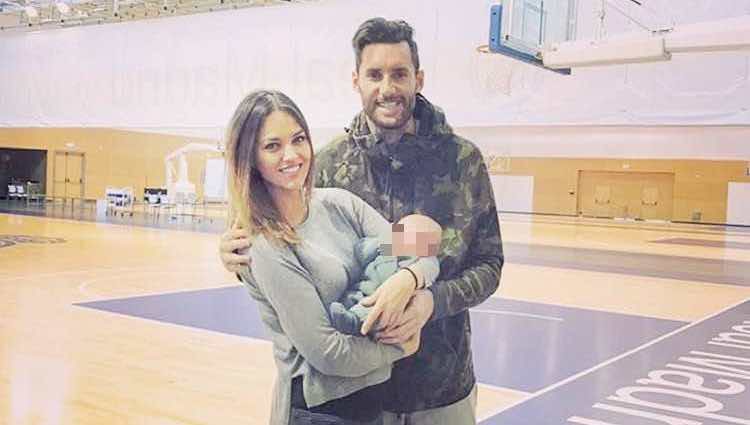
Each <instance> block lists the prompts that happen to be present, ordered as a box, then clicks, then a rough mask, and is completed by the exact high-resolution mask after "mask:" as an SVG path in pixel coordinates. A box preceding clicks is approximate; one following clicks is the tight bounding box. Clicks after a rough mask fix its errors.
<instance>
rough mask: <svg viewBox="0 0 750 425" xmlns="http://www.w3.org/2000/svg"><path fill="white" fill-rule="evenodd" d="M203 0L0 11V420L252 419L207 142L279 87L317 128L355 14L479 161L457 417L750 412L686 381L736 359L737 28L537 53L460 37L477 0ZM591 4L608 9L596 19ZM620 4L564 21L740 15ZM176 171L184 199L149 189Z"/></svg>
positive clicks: (745, 259)
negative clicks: (487, 188)
mask: <svg viewBox="0 0 750 425" xmlns="http://www.w3.org/2000/svg"><path fill="white" fill-rule="evenodd" d="M517 1H528V2H532V3H533V2H534V1H537V2H538V0H517ZM566 1H567V0H566ZM618 2H619V3H618ZM110 3H111V2H110ZM204 3H205V2H204ZM216 3H217V5H216V6H214V7H210V5H208V6H207V5H206V4H207V3H206V4H203V3H201V5H200V8H201V9H200V13H192V12H184V13H173V15H175V16H167V13H166V12H164V11H167V10H168V9H167V7H169V8H173V7H174V8H178V7H179V6H176V5H174V4H172V3H169V4H168V2H166V1H165V2H164V5H163V7H164V9H163V10H162V12H161V14H157V15H158V16H156V15H152V16H149V15H148V13H149V10H151V9H149V7H150V6H149V5H148V2H144V4H145V5H146V6H144V8H142V9H138V8H135V6H133V4H130V3H128V4H127V5H126V4H125V3H124V2H123V6H122V7H128V8H130V9H128V10H130V13H131V14H132V15H130V17H129V18H128V17H127V15H125V14H122V16H121V17H120V18H119V20H117V22H115V21H112V20H110V21H106V22H101V23H100V22H99V21H97V22H85V23H81V24H77V25H72V24H71V25H69V26H67V25H61V24H59V22H58V24H57V25H43V24H41V23H40V21H39V20H38V19H39V18H38V17H37V21H33V20H31V18H29V17H28V16H26V18H25V19H27V20H26V21H24V20H23V19H22V20H21V21H20V22H21V23H22V24H23V25H21V26H28V28H20V27H19V26H18V25H15V26H14V25H13V24H9V22H11V19H12V17H11V15H13V14H12V13H10V12H9V10H14V9H12V8H10V6H7V5H6V6H3V8H2V9H0V26H3V29H2V30H0V64H2V69H3V74H4V77H3V78H2V79H1V80H0V424H8V425H27V424H29V425H31V424H75V425H88V424H133V425H135V424H138V425H141V424H144V425H176V424H222V425H231V424H265V423H268V418H269V412H270V408H269V406H270V403H271V394H272V385H273V380H274V377H275V366H274V362H273V358H272V352H271V345H270V342H269V341H268V340H267V337H266V335H265V332H264V330H263V326H262V324H261V322H260V319H259V316H258V313H257V309H256V307H255V305H254V303H253V302H252V300H251V299H250V297H249V295H248V293H247V291H246V289H245V288H243V287H242V286H241V285H240V283H239V282H238V281H237V279H236V278H235V276H234V275H232V274H231V273H229V272H228V271H226V270H225V269H224V268H223V267H222V265H221V262H220V260H219V255H218V243H219V236H220V234H221V233H222V232H223V231H224V230H225V227H226V210H227V204H226V202H227V201H226V193H225V192H226V191H225V183H226V182H225V175H224V174H222V170H223V168H219V169H217V168H215V167H213V168H212V167H209V165H208V164H209V163H212V164H217V163H219V164H223V152H222V140H223V132H224V126H225V124H226V122H227V121H228V119H229V117H230V115H231V113H232V111H233V109H234V108H235V107H236V104H237V103H238V102H239V100H240V99H241V98H242V97H243V96H244V95H245V94H246V93H247V92H249V91H251V90H253V89H255V88H260V87H267V88H277V89H280V90H282V91H284V92H286V93H287V94H289V95H290V97H292V98H293V99H294V100H295V101H297V102H298V104H299V105H300V107H301V109H302V111H303V112H304V113H305V115H306V117H307V120H308V122H309V123H310V126H311V130H312V138H313V143H314V145H315V146H316V147H317V148H319V147H322V146H324V145H325V144H326V143H327V142H328V141H329V140H331V139H332V138H333V137H335V136H336V135H339V134H341V133H342V132H343V131H344V128H345V127H347V126H348V125H349V123H350V121H351V119H352V117H353V116H354V115H355V114H356V113H357V112H358V111H359V110H360V108H361V104H360V100H359V98H358V96H357V94H356V92H355V91H354V90H353V89H352V84H351V72H352V69H353V67H354V60H353V55H352V52H351V46H350V41H351V36H352V34H353V32H354V30H355V29H356V28H357V26H358V25H359V24H360V23H361V22H362V21H364V20H365V19H367V18H369V17H372V16H384V17H387V18H391V19H394V18H399V19H404V20H406V21H407V22H409V23H410V24H411V25H413V26H414V28H415V30H416V40H417V42H418V43H419V53H420V59H421V63H422V68H423V69H424V72H425V87H424V89H423V90H422V93H423V94H424V95H425V96H426V97H427V98H428V99H430V101H432V102H433V103H435V104H437V105H439V106H440V107H441V108H442V109H443V111H444V112H445V113H446V116H447V119H448V122H449V123H450V124H451V126H452V127H453V129H454V131H455V132H456V133H457V134H459V135H461V136H462V137H464V138H466V139H468V140H470V141H472V142H473V143H474V144H475V145H477V146H478V147H479V148H480V149H481V150H482V152H483V154H484V159H485V162H486V164H487V166H488V169H489V172H490V179H491V181H492V184H493V190H494V196H495V200H496V202H497V206H498V210H499V214H500V226H501V233H502V237H503V246H504V253H505V265H504V268H503V273H502V279H501V282H500V287H499V289H498V291H497V292H496V293H495V294H494V295H493V296H492V297H491V298H490V299H488V300H487V301H486V302H485V303H483V304H481V305H479V306H477V307H475V308H473V309H472V313H471V314H472V326H473V343H472V344H473V354H474V362H475V365H476V372H477V379H478V381H479V403H478V407H477V415H478V419H479V421H480V423H482V424H501V423H502V424H519V425H542V424H560V423H579V424H590V425H597V424H598V425H602V424H621V425H634V424H657V423H670V422H668V421H669V418H672V420H674V421H677V420H678V419H675V418H679V420H682V421H684V422H679V423H683V424H694V423H738V424H750V390H747V392H746V391H745V389H744V386H743V387H742V389H741V390H740V389H739V387H737V386H735V387H732V388H733V389H734V390H735V391H733V392H732V391H729V390H727V391H725V392H723V393H722V392H721V391H718V390H716V391H715V392H713V393H711V392H707V391H703V392H701V391H699V390H698V388H700V385H699V384H695V382H697V381H695V380H697V379H702V380H704V384H703V385H705V386H706V387H719V388H722V387H724V386H725V385H727V384H726V383H724V384H722V383H721V382H720V381H717V379H722V378H723V379H725V380H726V379H730V380H735V381H736V382H739V383H744V385H746V381H747V380H748V379H750V100H749V99H750V53H749V52H750V42H748V43H747V46H745V48H744V49H736V50H731V51H717V52H708V53H705V52H700V53H680V54H673V55H671V58H670V59H669V60H664V61H659V62H653V63H619V64H608V65H605V66H590V67H580V68H576V67H573V69H572V73H571V74H570V75H563V74H560V73H556V72H552V71H550V70H549V69H544V68H543V67H540V66H534V65H530V64H528V63H524V62H521V61H517V60H514V59H511V58H508V57H506V56H504V55H500V54H494V53H491V52H487V51H485V50H483V49H482V48H480V47H481V46H483V45H487V44H488V41H487V39H488V31H489V29H490V7H491V6H492V5H495V4H498V3H500V2H498V1H489V0H471V1H465V2H463V1H462V2H455V1H449V0H437V1H428V0H409V1H400V0H379V1H369V0H367V1H352V0H320V1H291V2H287V1H270V0H264V1H253V0H249V1H247V2H239V1H236V2H229V1H227V2H226V4H225V1H220V2H216ZM604 3H607V4H612V5H613V6H612V7H618V8H619V9H622V10H620V12H622V11H625V12H632V13H631V16H630V18H628V17H626V16H625V15H623V14H622V13H620V12H617V11H613V10H610V11H609V12H608V13H609V15H607V16H608V18H607V21H606V22H607V25H606V27H604V26H602V24H601V23H602V20H601V19H600V18H601V16H600V15H597V12H598V11H600V9H599V7H600V5H601V4H604ZM639 3H641V2H633V1H632V0H607V1H606V2H600V1H598V0H596V1H595V0H578V2H577V9H576V18H577V22H576V24H577V28H576V37H577V38H579V39H586V38H596V37H597V36H598V37H602V36H603V37H605V38H606V37H617V36H618V35H619V34H622V33H641V32H643V28H641V25H639V24H638V23H639V22H643V21H642V20H641V19H642V18H643V16H646V17H647V18H649V19H653V21H649V24H650V22H662V21H663V22H667V23H671V24H673V25H675V26H676V27H679V26H680V25H688V24H694V23H703V22H708V23H711V22H721V21H722V20H724V19H733V18H737V17H747V16H748V15H750V3H748V2H747V1H745V0H702V1H698V0H681V1H680V6H679V7H677V6H676V5H675V2H674V1H669V0H648V1H646V0H644V1H643V3H646V4H647V6H648V7H649V12H648V14H647V15H637V13H641V14H642V13H644V12H643V11H642V10H640V9H639V7H640V5H639ZM44 4H47V3H44ZM44 4H41V3H39V4H37V3H35V2H31V1H29V2H26V3H23V4H21V6H24V5H34V6H37V7H38V9H39V10H42V11H43V10H45V9H44V7H45V6H44ZM160 4H161V3H160ZM196 4H197V3H196ZM212 4H213V3H212ZM51 5H53V3H49V4H48V6H49V7H52V6H51ZM232 5H234V6H235V7H231V6H232ZM158 6H159V5H157V9H156V10H158ZM182 7H187V6H182ZM195 7H196V8H197V7H199V6H195ZM9 8H10V9H9ZM50 10H51V9H50ZM169 10H172V9H169ZM174 10H177V9H174ZM58 13H59V12H58ZM107 13H111V10H109V12H107ZM50 14H51V15H50V16H52V15H53V14H52V12H50ZM42 15H43V16H42V17H44V14H43V13H42ZM177 15H179V16H177ZM13 16H15V15H13ZM633 16H638V19H637V21H638V22H636V23H634V21H633V19H631V18H632V17H633ZM123 17H125V18H126V19H123ZM643 19H646V18H643ZM100 21H101V20H100ZM14 22H15V21H14ZM721 29H722V28H721V25H720V24H717V25H716V28H715V31H716V32H720V30H721ZM605 30H606V31H605ZM710 34H712V32H711V31H708V32H706V37H709V36H710ZM744 34H745V36H747V28H746V32H745V33H744ZM188 146H191V147H190V148H188ZM170 167H171V168H170ZM170 170H171V171H170ZM179 178H182V179H183V181H184V179H186V180H187V181H188V182H189V183H190V184H191V185H192V186H191V190H192V191H193V192H194V196H192V197H190V198H189V199H176V200H175V199H173V198H168V197H166V196H162V195H164V192H160V191H159V190H164V189H166V188H167V186H168V185H169V184H171V183H170V180H172V181H174V180H175V179H179ZM18 186H21V188H18ZM123 194H126V196H125V198H126V200H125V202H123V198H121V196H122V195H123ZM696 358H702V360H700V359H699V360H695V359H696ZM690 359H693V360H690ZM670 365H671V366H670ZM675 365H677V366H680V365H682V366H684V367H682V368H680V367H674V366H675ZM691 367H692V368H693V369H689V368H691ZM686 368H688V369H686ZM696 368H697V369H696ZM664 370H667V371H671V372H673V373H674V372H675V371H681V372H682V373H692V375H682V376H681V380H680V379H675V382H677V384H674V383H673V385H672V386H669V385H661V386H659V384H658V382H657V381H658V380H656V379H655V378H654V376H655V375H654V374H655V373H658V372H659V371H662V372H663V371H664ZM655 371H656V372H655ZM686 371H688V372H686ZM646 378H648V379H650V381H649V382H646V381H644V379H646ZM691 385H692V386H691ZM711 403H714V404H711ZM717 403H718V404H717ZM696 406H699V407H696ZM700 406H703V407H704V409H703V410H701V408H700ZM708 406H710V408H709V407H708ZM718 406H721V407H718ZM711 409H713V410H711ZM709 410H711V411H710V412H709ZM690 420H692V421H703V422H689V421H690ZM671 423H678V422H671Z"/></svg>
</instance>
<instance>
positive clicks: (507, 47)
mask: <svg viewBox="0 0 750 425" xmlns="http://www.w3.org/2000/svg"><path fill="white" fill-rule="evenodd" d="M576 5H577V0H501V1H499V2H498V3H497V4H496V5H493V6H492V8H491V10H490V43H489V49H490V51H492V52H495V53H501V54H504V55H507V56H511V57H513V58H515V59H519V60H522V61H524V62H528V63H532V64H534V65H539V66H543V65H542V63H541V51H542V49H543V47H544V46H545V45H549V44H552V43H559V42H563V41H569V40H573V39H575V31H576V14H577V8H576ZM556 71H557V72H563V73H568V74H569V73H570V70H556Z"/></svg>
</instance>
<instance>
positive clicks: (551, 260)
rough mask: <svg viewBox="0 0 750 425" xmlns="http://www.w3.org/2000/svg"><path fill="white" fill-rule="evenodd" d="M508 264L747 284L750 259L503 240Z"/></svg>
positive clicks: (749, 274)
mask: <svg viewBox="0 0 750 425" xmlns="http://www.w3.org/2000/svg"><path fill="white" fill-rule="evenodd" d="M503 249H504V251H505V259H506V261H507V262H509V263H516V264H528V265H533V266H545V267H558V268H563V269H575V270H586V271H595V272H605V273H617V274H626V275H632V276H649V277H657V278H665V279H679V280H690V281H697V282H709V283H721V284H727V285H738V286H750V262H746V261H735V260H723V259H712V258H694V257H678V256H671V255H654V254H639V253H632V252H623V251H609V250H602V249H585V248H570V247H564V246H549V245H527V244H519V243H514V242H504V243H503Z"/></svg>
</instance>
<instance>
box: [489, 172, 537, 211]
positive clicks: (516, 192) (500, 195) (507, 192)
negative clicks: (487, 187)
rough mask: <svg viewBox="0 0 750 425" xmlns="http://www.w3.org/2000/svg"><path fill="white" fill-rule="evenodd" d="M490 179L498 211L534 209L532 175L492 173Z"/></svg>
mask: <svg viewBox="0 0 750 425" xmlns="http://www.w3.org/2000/svg"><path fill="white" fill-rule="evenodd" d="M490 181H491V182H492V189H493V191H494V195H495V204H497V209H498V210H499V211H505V212H521V213H531V212H533V211H534V176H511V175H492V176H490Z"/></svg>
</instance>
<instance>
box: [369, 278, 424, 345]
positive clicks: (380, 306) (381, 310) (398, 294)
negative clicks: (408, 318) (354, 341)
mask: <svg viewBox="0 0 750 425" xmlns="http://www.w3.org/2000/svg"><path fill="white" fill-rule="evenodd" d="M416 286H417V283H416V282H415V281H414V275H413V274H412V273H411V272H409V271H407V270H399V271H398V272H397V273H395V274H394V275H392V276H391V277H389V278H388V280H386V281H385V282H383V284H382V285H380V287H379V288H378V289H377V290H376V291H375V293H374V294H372V295H370V296H369V297H365V298H363V299H362V301H360V302H359V303H360V304H362V305H363V306H365V307H372V309H371V310H370V312H369V313H367V319H365V322H364V323H363V324H362V329H361V332H362V335H367V333H368V332H370V330H371V329H373V326H374V325H375V323H378V328H379V329H384V328H387V327H389V326H393V325H395V324H396V323H398V319H399V317H400V316H401V314H402V313H403V312H404V310H405V309H406V304H408V303H409V300H410V299H411V297H412V295H413V294H414V289H415V288H416Z"/></svg>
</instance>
